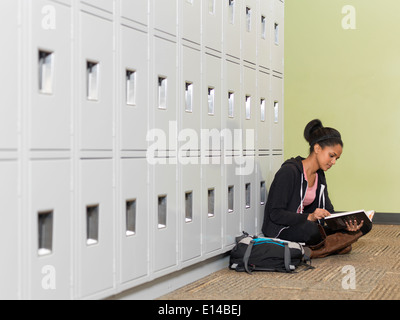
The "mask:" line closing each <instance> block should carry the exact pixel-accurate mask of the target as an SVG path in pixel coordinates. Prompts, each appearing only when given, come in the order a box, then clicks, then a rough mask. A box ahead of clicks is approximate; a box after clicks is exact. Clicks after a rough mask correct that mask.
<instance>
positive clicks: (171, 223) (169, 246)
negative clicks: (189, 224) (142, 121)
mask: <svg viewBox="0 0 400 320" xmlns="http://www.w3.org/2000/svg"><path fill="white" fill-rule="evenodd" d="M160 160H161V161H162V160H166V161H170V159H160ZM176 170H177V166H176V165H175V164H169V163H166V164H157V165H155V166H154V172H153V174H154V177H153V179H151V181H154V184H153V186H152V189H151V190H152V195H151V198H150V201H151V204H152V206H151V208H153V211H152V212H153V213H152V214H153V216H152V220H151V221H152V224H153V225H152V231H153V233H152V234H153V236H152V238H153V247H152V249H151V250H152V251H151V257H152V267H153V271H154V273H153V274H154V275H155V276H162V275H164V274H166V273H169V272H171V271H173V270H175V269H176V267H177V263H178V256H177V248H178V239H179V237H178V228H177V223H178V216H179V215H178V209H177V187H176V186H177V183H178V181H177V175H176V174H177V172H176ZM155 177H157V179H155Z"/></svg>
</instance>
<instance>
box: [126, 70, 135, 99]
mask: <svg viewBox="0 0 400 320" xmlns="http://www.w3.org/2000/svg"><path fill="white" fill-rule="evenodd" d="M126 104H128V105H130V106H135V105H136V71H133V70H126Z"/></svg>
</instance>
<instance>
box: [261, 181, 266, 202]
mask: <svg viewBox="0 0 400 320" xmlns="http://www.w3.org/2000/svg"><path fill="white" fill-rule="evenodd" d="M266 202H267V189H266V186H265V181H261V185H260V203H261V205H262V206H263V205H265V203H266Z"/></svg>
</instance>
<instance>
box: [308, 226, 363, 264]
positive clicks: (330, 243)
mask: <svg viewBox="0 0 400 320" xmlns="http://www.w3.org/2000/svg"><path fill="white" fill-rule="evenodd" d="M362 235H363V234H362V232H361V231H358V232H352V233H346V232H337V233H334V234H331V235H329V236H327V237H326V239H325V242H324V245H323V246H322V247H320V248H318V249H314V250H313V249H312V248H311V250H312V252H311V259H316V258H325V257H327V256H329V255H332V254H337V253H339V252H342V254H343V252H344V253H348V252H350V250H351V247H350V246H351V245H352V244H353V243H354V242H356V241H357V240H358V239H359V238H360V237H362ZM348 247H350V248H348ZM346 251H347V252H346Z"/></svg>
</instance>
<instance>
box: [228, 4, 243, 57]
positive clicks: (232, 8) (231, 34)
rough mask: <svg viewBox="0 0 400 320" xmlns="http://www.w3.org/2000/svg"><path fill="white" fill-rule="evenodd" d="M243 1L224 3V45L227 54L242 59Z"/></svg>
mask: <svg viewBox="0 0 400 320" xmlns="http://www.w3.org/2000/svg"><path fill="white" fill-rule="evenodd" d="M242 1H243V0H226V1H224V45H225V51H226V54H227V55H229V56H233V57H235V58H238V59H240V41H241V27H240V17H241V15H240V10H241V4H242Z"/></svg>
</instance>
